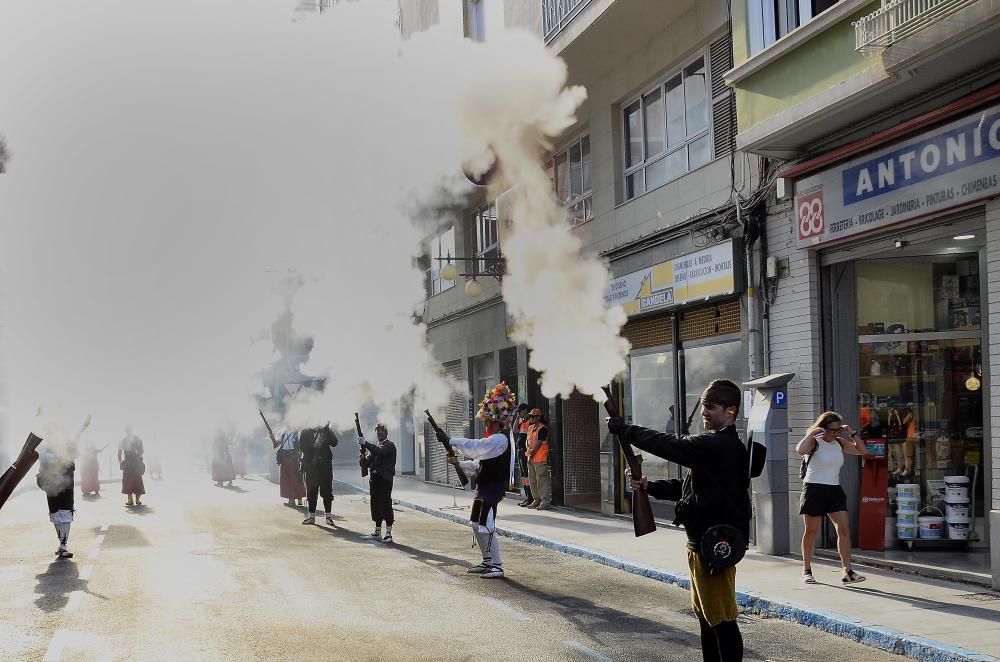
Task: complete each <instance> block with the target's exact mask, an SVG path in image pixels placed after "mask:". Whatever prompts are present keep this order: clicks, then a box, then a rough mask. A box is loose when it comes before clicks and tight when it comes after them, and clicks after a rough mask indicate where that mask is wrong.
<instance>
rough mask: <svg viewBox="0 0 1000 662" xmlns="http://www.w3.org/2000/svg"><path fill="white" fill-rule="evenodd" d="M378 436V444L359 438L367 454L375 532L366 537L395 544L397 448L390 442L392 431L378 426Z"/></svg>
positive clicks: (381, 425) (383, 426)
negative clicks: (394, 514) (394, 497)
mask: <svg viewBox="0 0 1000 662" xmlns="http://www.w3.org/2000/svg"><path fill="white" fill-rule="evenodd" d="M375 436H376V437H378V443H377V444H373V443H370V442H368V441H365V437H364V435H361V436H360V437H359V439H360V441H361V450H362V452H367V453H368V457H366V458H365V466H366V467H368V471H369V473H370V474H371V476H370V478H369V479H368V487H369V488H370V489H371V494H372V499H371V510H372V521H373V522H375V531H374V532H373V533H372V534H371V535H370V536H366V537H367V538H370V539H372V540H379V539H381V540H382V542H392V523H393V521H394V520H395V517H394V516H393V513H392V479H393V477H394V476H395V475H396V444H394V443H392V442H391V441H389V431H388V430H387V429H386V427H385V424H384V423H379V424H378V425H376V426H375ZM383 521H384V522H385V537H384V538H382V522H383Z"/></svg>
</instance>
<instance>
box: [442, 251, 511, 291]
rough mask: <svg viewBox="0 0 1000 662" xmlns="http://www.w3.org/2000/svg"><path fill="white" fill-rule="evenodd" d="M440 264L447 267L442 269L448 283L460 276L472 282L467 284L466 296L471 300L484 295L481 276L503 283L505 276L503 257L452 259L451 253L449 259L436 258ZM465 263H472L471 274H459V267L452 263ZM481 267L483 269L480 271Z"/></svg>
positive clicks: (443, 276)
mask: <svg viewBox="0 0 1000 662" xmlns="http://www.w3.org/2000/svg"><path fill="white" fill-rule="evenodd" d="M434 259H435V260H437V261H438V262H444V263H445V265H444V266H443V267H441V278H443V279H444V280H447V281H453V280H455V279H457V278H458V277H459V276H465V277H467V278H469V279H470V280H469V281H468V282H467V283H466V284H465V294H466V296H468V297H469V298H470V299H478V298H479V297H481V296H482V295H483V284H482V283H480V282H479V277H480V276H493V277H494V278H496V279H497V280H498V281H503V274H504V261H503V256H500V255H498V256H496V257H452V256H451V253H449V254H448V257H436V258H434ZM452 260H454V261H455V262H464V263H469V262H471V263H472V268H471V273H459V271H458V266H457V265H456V264H453V263H452ZM480 267H482V268H481V269H480Z"/></svg>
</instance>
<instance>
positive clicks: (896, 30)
mask: <svg viewBox="0 0 1000 662" xmlns="http://www.w3.org/2000/svg"><path fill="white" fill-rule="evenodd" d="M978 1H979V0H882V6H881V7H879V8H878V9H877V10H875V11H873V12H872V13H871V14H868V15H867V16H865V17H864V18H862V19H861V20H859V21H855V22H854V23H853V25H854V36H855V50H857V51H859V52H861V53H866V54H868V53H874V52H876V51H878V50H880V49H883V48H888V47H889V46H892V45H893V44H895V43H897V42H899V41H900V40H902V39H905V38H907V37H911V36H913V35H915V34H916V33H918V32H920V31H921V30H923V29H925V28H927V27H929V26H931V25H934V24H935V23H937V22H939V21H941V20H942V19H944V18H947V17H948V16H951V15H952V14H954V13H956V12H958V11H960V10H962V9H964V8H966V7H968V6H970V5H973V4H975V3H976V2H978Z"/></svg>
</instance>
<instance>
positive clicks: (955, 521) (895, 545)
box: [726, 0, 1000, 588]
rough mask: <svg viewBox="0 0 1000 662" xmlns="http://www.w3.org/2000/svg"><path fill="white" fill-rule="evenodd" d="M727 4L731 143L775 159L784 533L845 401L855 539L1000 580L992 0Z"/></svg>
mask: <svg viewBox="0 0 1000 662" xmlns="http://www.w3.org/2000/svg"><path fill="white" fill-rule="evenodd" d="M732 19H733V44H734V64H735V66H734V68H733V69H732V70H731V71H729V72H728V73H727V74H726V79H727V81H728V82H729V84H730V85H732V87H733V88H734V90H735V92H736V100H737V117H738V134H737V145H738V146H739V147H740V148H742V149H745V150H747V151H750V152H753V153H756V154H758V155H761V156H763V157H768V158H771V159H777V160H780V162H781V164H782V165H781V171H780V173H779V174H780V177H779V179H778V180H777V181H776V185H775V190H774V195H773V196H771V197H770V199H769V201H768V205H767V217H766V228H767V229H766V246H767V255H768V257H770V258H773V260H772V264H773V265H774V269H773V273H772V274H770V275H772V276H773V278H770V279H768V280H770V281H771V282H772V283H773V300H772V301H768V302H765V308H766V312H767V314H768V320H769V326H770V333H769V338H768V350H769V351H768V352H767V353H766V355H765V357H764V363H765V366H766V367H767V368H768V369H769V370H770V371H773V372H776V373H777V372H794V373H796V377H795V378H794V379H793V380H792V382H791V383H790V384H789V389H788V397H789V426H790V435H789V447H788V448H787V449H785V452H787V454H788V456H789V462H788V467H789V474H788V484H789V496H790V498H789V504H790V505H789V513H788V517H789V531H790V534H789V539H788V540H787V541H785V542H787V545H786V548H787V547H790V548H791V549H795V548H796V547H797V542H798V536H799V535H800V533H801V530H802V527H801V523H800V521H799V520H800V518H799V516H798V508H797V502H798V499H797V497H798V494H799V493H800V491H801V481H800V479H799V477H798V471H797V469H798V456H797V455H795V453H794V444H795V443H796V442H797V441H798V439H799V438H800V437H801V435H802V433H803V432H804V431H805V430H806V429H808V427H809V425H810V424H811V423H812V421H813V420H814V419H815V418H816V417H817V415H818V414H819V413H820V412H822V411H824V410H835V411H839V412H841V413H843V414H844V415H845V416H846V419H847V421H849V422H850V423H851V424H852V425H854V424H855V422H856V424H857V427H859V428H860V429H862V435H863V436H864V437H865V438H867V439H868V440H869V452H870V455H869V456H868V457H866V458H865V460H864V462H863V463H861V462H858V463H853V462H849V463H848V466H847V468H845V472H844V474H843V475H844V479H843V480H845V485H844V487H845V490H846V491H847V493H848V506H849V510H850V514H851V521H852V531H853V533H854V536H855V543H856V544H857V545H858V546H859V547H860V548H861V549H860V551H859V552H858V555H859V556H860V557H863V558H867V559H868V560H870V561H872V562H877V563H881V564H885V565H889V566H893V567H900V568H904V569H917V568H921V570H920V571H921V572H931V573H932V574H933V573H937V574H941V575H943V576H958V577H961V578H964V579H968V580H971V581H976V582H979V583H991V584H992V586H993V587H994V588H996V587H1000V549H998V542H1000V540H998V536H1000V529H998V526H1000V443H998V442H997V440H996V436H995V435H996V433H997V432H996V431H997V430H998V429H1000V382H998V381H997V380H998V379H1000V373H998V372H997V370H998V369H1000V356H997V351H998V350H1000V326H997V325H996V324H993V322H995V321H996V322H998V323H1000V311H998V310H993V309H991V307H990V306H991V304H992V306H993V307H994V308H995V307H996V306H998V305H1000V290H998V289H997V288H998V286H1000V276H997V275H996V272H997V269H996V259H997V257H996V256H997V255H998V254H1000V243H998V242H1000V201H998V195H1000V185H998V177H1000V85H998V84H997V83H998V80H1000V59H998V58H997V49H996V46H995V44H996V39H997V37H998V36H1000V4H998V3H996V2H990V1H988V0H986V1H979V2H959V1H952V2H949V1H947V0H944V1H940V2H916V1H914V0H901V1H900V0H896V1H893V2H881V3H879V2H866V1H854V0H840V1H839V2H832V1H825V2H819V1H817V0H813V1H812V2H808V1H807V2H798V3H771V2H766V1H762V0H740V1H738V2H734V3H732ZM913 486H916V487H913ZM949 486H951V487H952V488H953V489H949ZM913 491H916V504H913V503H912V502H911V501H909V499H906V498H904V497H903V496H902V495H903V494H906V495H907V496H909V495H910V494H911V493H912V492H913ZM913 511H919V513H918V516H919V518H924V519H921V520H919V521H920V522H924V523H925V524H927V526H919V525H918V526H917V527H910V526H908V524H909V521H910V519H912V518H913V515H912V514H911V513H912V512H913ZM939 526H940V528H938V527H939ZM828 542H832V537H831V538H830V539H829V541H828Z"/></svg>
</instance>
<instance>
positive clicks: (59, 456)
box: [37, 446, 76, 559]
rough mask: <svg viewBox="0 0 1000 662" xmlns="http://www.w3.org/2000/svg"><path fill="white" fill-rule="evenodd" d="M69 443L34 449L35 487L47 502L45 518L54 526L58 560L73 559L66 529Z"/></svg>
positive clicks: (69, 520)
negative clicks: (35, 456) (36, 483)
mask: <svg viewBox="0 0 1000 662" xmlns="http://www.w3.org/2000/svg"><path fill="white" fill-rule="evenodd" d="M72 450H73V449H72V448H70V447H69V446H62V447H61V448H60V447H58V446H56V447H54V448H46V447H42V448H40V449H39V450H38V478H37V482H38V486H39V487H40V488H42V490H43V491H44V492H45V498H46V500H47V501H48V505H49V521H50V522H52V525H53V526H54V527H55V529H56V537H57V538H59V547H58V548H57V549H56V556H58V557H59V558H61V559H71V558H73V552H71V551H69V550H68V549H67V547H66V546H67V545H68V544H69V528H70V525H71V524H72V523H73V512H74V508H73V491H74V486H73V473H74V472H75V471H76V465H74V464H73V460H72V457H73V456H74V455H75V453H74V452H72Z"/></svg>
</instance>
